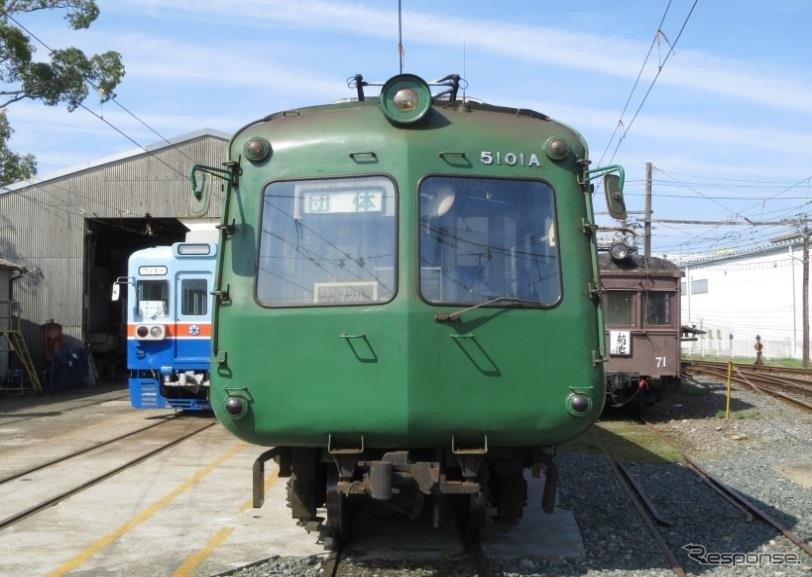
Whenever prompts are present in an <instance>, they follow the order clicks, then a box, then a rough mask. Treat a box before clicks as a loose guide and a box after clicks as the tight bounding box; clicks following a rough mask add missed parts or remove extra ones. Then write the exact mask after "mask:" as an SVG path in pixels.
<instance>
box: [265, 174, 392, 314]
mask: <svg viewBox="0 0 812 577" xmlns="http://www.w3.org/2000/svg"><path fill="white" fill-rule="evenodd" d="M395 213H396V198H395V186H394V184H393V183H392V181H391V180H389V179H388V178H385V177H381V176H368V177H359V178H340V179H339V178H335V179H322V180H306V181H295V182H275V183H272V184H270V185H268V186H267V187H266V188H265V193H264V197H263V206H262V236H261V242H260V248H259V269H258V271H257V300H258V301H259V302H260V303H261V304H263V305H265V306H341V305H358V304H377V303H384V302H387V301H389V300H391V299H392V298H393V297H394V294H395V289H396V286H395V283H396V278H397V277H396V274H395V263H396V262H397V261H396V254H395V246H396V235H397V225H396V220H395V216H396V214H395Z"/></svg>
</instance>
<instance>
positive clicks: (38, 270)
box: [0, 129, 229, 384]
mask: <svg viewBox="0 0 812 577" xmlns="http://www.w3.org/2000/svg"><path fill="white" fill-rule="evenodd" d="M228 140H229V137H228V136H227V135H226V134H223V133H220V132H217V131H214V130H210V129H204V130H201V131H198V132H195V133H192V134H187V135H184V136H181V137H178V138H176V139H172V140H168V141H166V142H163V143H161V144H158V145H154V146H150V147H146V150H140V151H137V152H133V153H129V154H124V155H119V156H116V157H113V158H107V159H102V160H99V161H97V162H93V163H90V164H88V165H87V166H83V167H81V168H79V169H74V170H70V171H65V172H61V173H58V174H53V175H48V176H43V177H34V178H32V179H30V180H29V181H25V182H20V183H17V184H14V185H10V186H7V187H3V188H2V189H0V259H3V260H4V261H6V262H8V263H13V266H14V267H15V269H16V270H17V271H18V272H16V273H15V275H14V281H13V283H11V286H10V287H9V291H8V293H9V294H8V295H6V296H8V297H9V298H8V300H13V301H15V307H16V310H18V311H19V330H20V332H21V333H22V335H23V337H24V338H25V342H26V344H27V345H28V350H29V352H30V357H31V359H32V361H33V363H34V365H35V366H36V367H37V370H38V371H39V372H40V373H42V372H43V371H44V370H46V369H47V368H48V362H47V359H46V357H47V356H48V355H47V354H46V353H48V351H46V348H47V346H48V339H47V338H46V330H45V327H46V325H47V327H49V328H48V335H50V336H53V334H54V333H53V328H54V326H56V327H58V328H59V343H58V346H59V347H60V348H61V349H66V350H71V349H82V350H83V351H90V352H91V355H92V357H93V359H94V361H95V366H96V367H97V369H98V372H99V376H100V378H101V379H102V380H113V379H123V378H125V373H124V370H125V368H126V367H125V350H126V336H125V335H126V332H125V328H126V314H125V313H126V311H125V310H124V309H123V307H124V306H126V305H125V303H123V302H113V301H112V299H111V289H112V286H113V283H114V282H115V280H116V279H117V278H118V277H123V276H126V275H127V259H128V257H129V255H130V254H131V253H133V252H134V251H136V250H140V249H142V248H147V247H151V246H159V245H167V244H171V243H173V242H178V241H182V240H185V239H186V237H187V234H189V233H190V231H192V232H194V231H195V230H197V229H201V228H205V229H209V230H210V229H211V228H213V223H215V222H216V221H217V220H218V217H219V211H220V203H219V202H218V200H219V198H220V197H221V196H222V193H221V192H219V187H214V190H215V194H213V200H212V202H211V205H210V208H209V212H208V213H206V214H205V215H204V216H203V217H202V218H197V219H191V218H189V202H190V198H191V185H190V184H189V180H188V179H187V175H188V174H189V172H190V170H191V168H192V166H193V165H194V164H206V165H210V166H220V165H221V164H222V163H223V162H224V161H225V160H226V158H227V147H228ZM4 294H5V293H4ZM12 362H13V361H12ZM0 384H2V383H0Z"/></svg>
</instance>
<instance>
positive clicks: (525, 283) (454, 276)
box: [419, 176, 561, 306]
mask: <svg viewBox="0 0 812 577" xmlns="http://www.w3.org/2000/svg"><path fill="white" fill-rule="evenodd" d="M419 194H420V200H419V210H420V292H421V294H422V296H423V298H424V299H425V300H427V301H428V302H430V303H437V304H441V303H442V304H477V303H481V302H485V301H488V300H490V299H495V298H505V299H509V298H514V299H518V300H521V301H529V302H531V303H538V304H539V305H540V306H549V305H553V304H555V303H556V302H558V300H559V299H560V298H561V275H560V266H559V258H558V237H557V234H556V225H555V205H554V198H553V191H552V189H551V188H550V187H549V186H548V185H546V184H544V183H542V182H538V181H528V180H498V179H486V178H463V177H445V176H442V177H441V176H433V177H428V178H425V179H424V180H423V181H422V183H421V184H420V190H419Z"/></svg>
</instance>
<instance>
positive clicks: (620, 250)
mask: <svg viewBox="0 0 812 577" xmlns="http://www.w3.org/2000/svg"><path fill="white" fill-rule="evenodd" d="M609 254H610V255H611V256H612V258H613V259H614V260H624V259H625V258H626V257H628V256H629V247H628V246H626V245H625V244H623V243H622V242H616V243H614V244H613V245H612V246H611V247H610V248H609Z"/></svg>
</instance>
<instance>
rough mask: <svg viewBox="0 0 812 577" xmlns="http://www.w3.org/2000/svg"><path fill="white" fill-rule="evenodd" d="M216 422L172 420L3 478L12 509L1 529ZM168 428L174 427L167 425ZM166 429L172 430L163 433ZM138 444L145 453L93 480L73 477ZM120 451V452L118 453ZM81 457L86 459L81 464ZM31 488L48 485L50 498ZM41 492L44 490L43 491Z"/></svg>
mask: <svg viewBox="0 0 812 577" xmlns="http://www.w3.org/2000/svg"><path fill="white" fill-rule="evenodd" d="M215 424H216V423H215V421H214V420H213V419H206V420H205V421H204V422H202V423H201V419H199V418H195V419H184V418H169V419H166V420H164V421H161V422H159V423H156V424H153V425H150V426H147V427H143V428H141V429H138V430H136V431H133V432H131V433H127V434H124V435H120V436H118V437H115V438H112V439H108V440H106V441H102V442H100V443H97V444H95V445H94V446H91V447H88V448H85V449H80V450H78V451H75V452H72V453H69V454H66V455H62V456H60V457H58V458H56V459H53V460H51V461H48V462H46V463H40V464H38V465H35V466H32V467H30V468H27V469H26V470H22V471H18V472H15V473H13V474H11V475H8V476H7V477H5V478H3V479H0V502H2V503H3V504H4V508H5V509H9V508H11V510H10V511H9V510H5V511H4V512H3V515H4V516H3V517H2V518H0V530H3V529H5V528H7V527H10V526H12V525H14V524H16V523H18V522H20V521H22V520H23V519H26V518H28V517H30V516H32V515H35V514H36V513H39V512H40V511H42V510H44V509H46V508H48V507H51V506H53V505H55V504H57V503H59V502H60V501H62V500H64V499H67V498H68V497H70V496H72V495H76V494H77V493H80V492H82V491H84V490H86V489H89V488H90V487H93V486H94V485H97V484H99V483H101V482H102V481H105V480H106V479H109V478H110V477H113V476H115V475H117V474H118V473H121V472H122V471H124V470H126V469H129V468H130V467H133V466H135V465H137V464H138V463H141V462H143V461H146V460H147V459H149V458H151V457H153V456H155V455H157V454H158V453H161V452H162V451H165V450H166V449H169V448H170V447H173V446H175V445H177V444H178V443H181V442H182V441H184V440H186V439H188V438H190V437H192V436H194V435H197V434H198V433H201V432H202V431H204V430H206V429H208V428H210V427H212V426H214V425H215ZM167 425H169V426H168V427H167ZM161 428H163V429H168V430H161ZM138 444H143V445H144V447H145V448H144V450H141V451H136V452H135V454H133V455H132V456H129V457H126V456H125V457H124V458H123V460H122V459H114V460H113V462H112V463H109V464H107V465H106V466H105V467H104V468H103V469H102V470H101V471H94V474H92V475H90V476H89V477H86V478H81V479H79V480H76V475H75V474H74V475H71V473H72V472H73V470H74V468H77V469H78V468H79V467H82V466H84V467H85V468H87V469H91V470H92V469H94V463H93V459H94V456H95V457H97V458H98V460H100V461H103V460H104V455H103V453H108V454H109V453H111V452H113V453H116V456H118V455H119V454H123V455H127V453H128V452H132V448H133V447H135V446H137V445H138ZM156 445H157V446H156ZM117 449H118V452H116V450H117ZM94 453H95V455H94ZM79 457H83V458H84V459H83V460H82V461H81V462H80V461H77V459H78V458H79ZM38 477H39V478H38ZM30 481H33V483H31V482H30ZM31 487H36V488H40V487H44V488H45V489H44V491H45V492H46V494H44V495H42V494H39V495H38V494H37V491H32V490H31ZM42 492H43V491H40V493H42ZM12 496H13V498H12Z"/></svg>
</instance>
